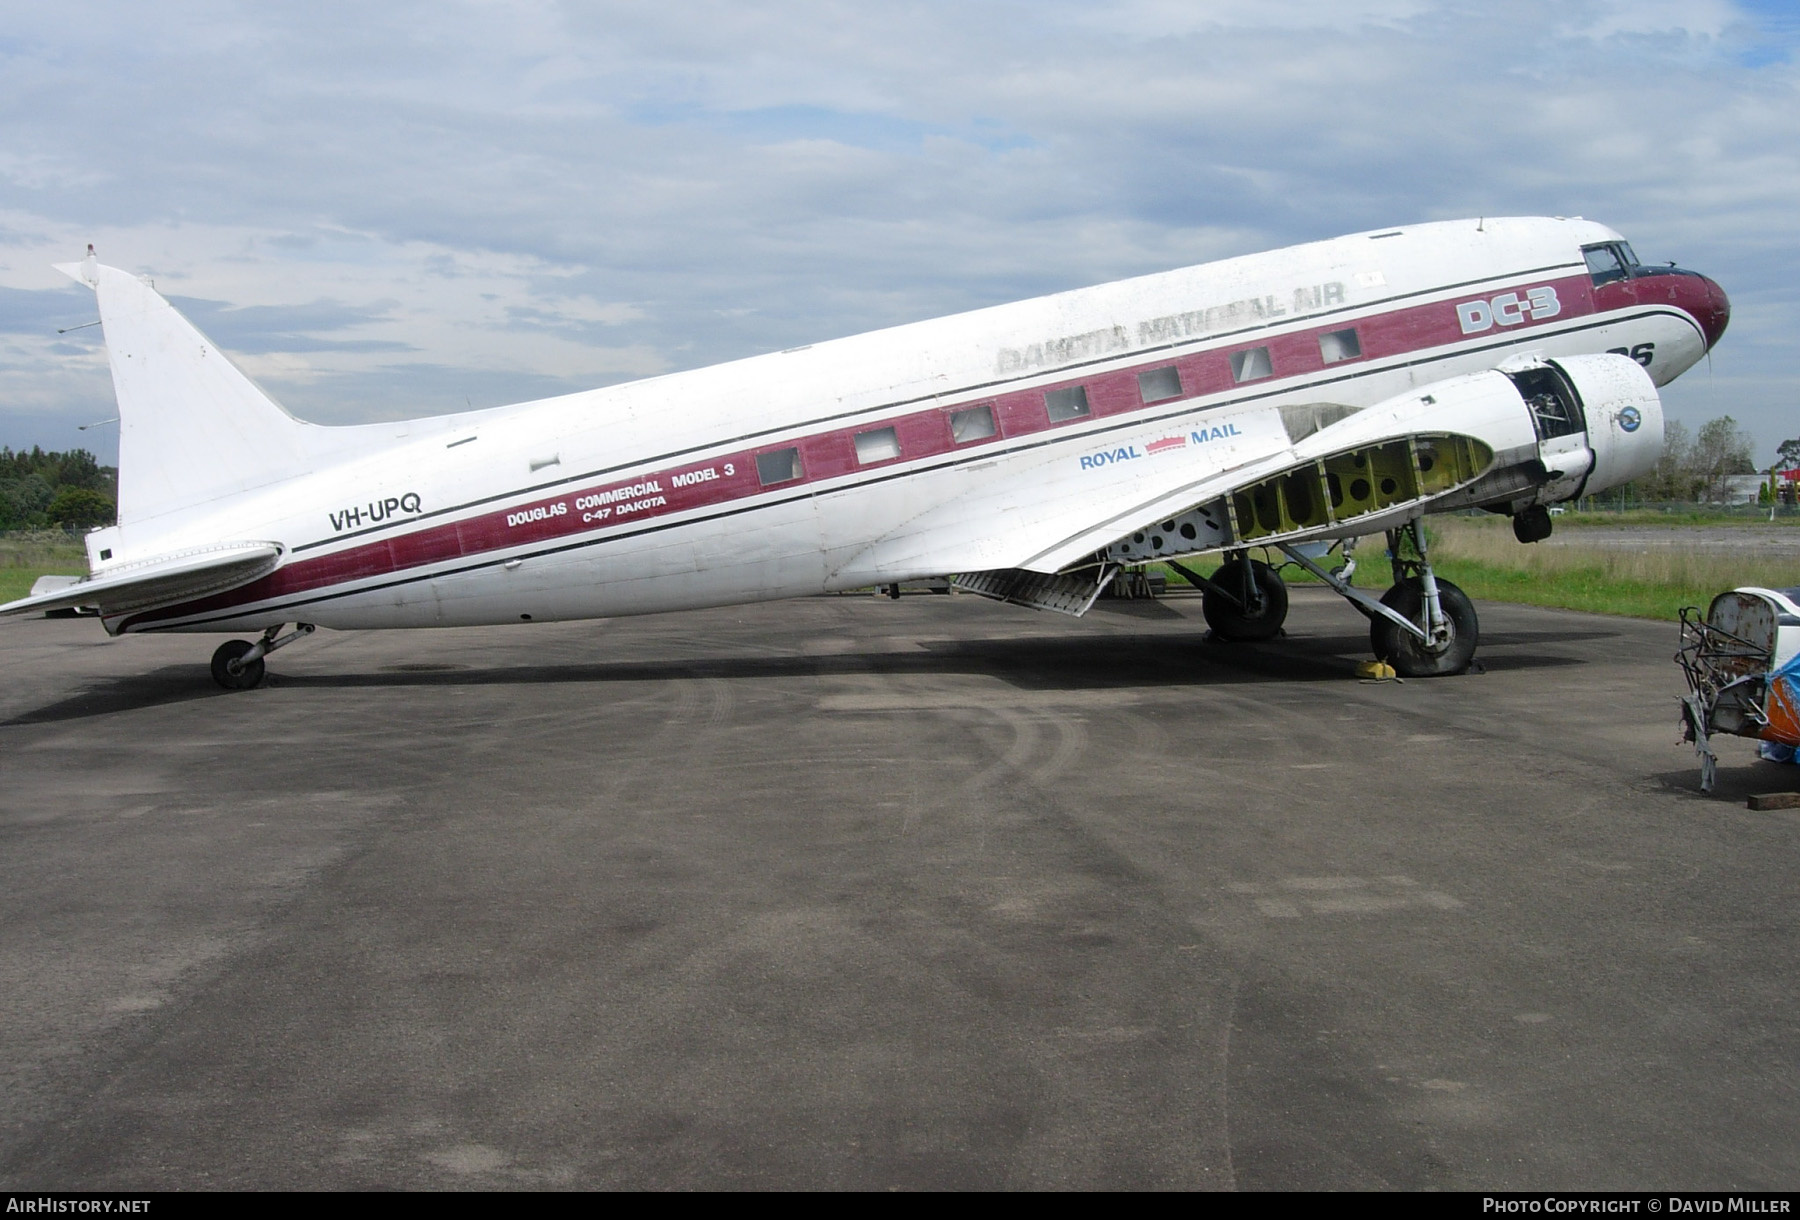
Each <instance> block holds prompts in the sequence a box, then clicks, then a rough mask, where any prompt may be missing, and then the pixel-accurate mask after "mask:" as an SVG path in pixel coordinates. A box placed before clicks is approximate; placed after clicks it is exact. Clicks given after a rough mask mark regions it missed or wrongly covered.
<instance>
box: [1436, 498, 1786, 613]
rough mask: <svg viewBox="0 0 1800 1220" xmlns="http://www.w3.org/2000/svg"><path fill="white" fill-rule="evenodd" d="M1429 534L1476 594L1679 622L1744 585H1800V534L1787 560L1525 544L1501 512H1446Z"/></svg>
mask: <svg viewBox="0 0 1800 1220" xmlns="http://www.w3.org/2000/svg"><path fill="white" fill-rule="evenodd" d="M1577 520H1579V519H1577ZM1572 524H1574V522H1572V521H1571V520H1570V517H1569V516H1565V517H1563V518H1561V519H1559V520H1558V522H1557V526H1558V528H1559V529H1565V528H1567V527H1569V526H1571V525H1572ZM1708 524H1711V522H1709V523H1708ZM1777 528H1780V527H1779V526H1777ZM1431 533H1432V536H1433V542H1432V560H1433V562H1434V563H1435V564H1436V566H1437V570H1438V571H1439V572H1440V573H1441V574H1443V576H1444V577H1445V578H1446V579H1448V580H1452V581H1454V582H1456V583H1457V584H1459V585H1461V586H1462V588H1463V591H1464V592H1466V593H1467V594H1468V595H1469V596H1470V597H1474V598H1486V599H1489V600H1492V601H1508V602H1523V603H1525V604H1526V605H1532V606H1560V607H1562V608H1564V609H1569V610H1592V611H1596V612H1598V613H1601V614H1623V615H1629V616H1631V617H1633V618H1654V619H1669V620H1673V619H1675V618H1677V617H1678V616H1679V612H1680V610H1681V607H1683V606H1702V607H1704V606H1706V605H1707V604H1709V603H1710V602H1711V601H1712V599H1713V598H1714V597H1715V596H1716V595H1717V594H1719V593H1721V592H1723V591H1724V590H1726V589H1731V588H1736V587H1737V586H1739V585H1763V586H1765V587H1771V588H1785V587H1788V586H1791V585H1794V584H1796V583H1800V535H1796V536H1795V539H1794V541H1795V545H1796V553H1795V556H1794V557H1793V558H1791V559H1784V558H1780V557H1772V556H1766V555H1747V554H1743V553H1739V552H1736V551H1733V550H1731V549H1728V548H1720V547H1702V546H1700V545H1698V544H1696V545H1695V546H1692V547H1679V546H1658V547H1653V548H1649V549H1647V550H1643V551H1634V550H1626V549H1623V548H1617V547H1584V546H1581V545H1580V544H1579V542H1577V541H1574V540H1571V541H1570V542H1569V544H1567V545H1563V546H1543V545H1535V544H1534V545H1531V546H1524V545H1521V544H1520V543H1519V542H1517V541H1516V540H1515V539H1514V538H1513V536H1512V527H1511V525H1510V524H1509V523H1508V522H1507V521H1505V520H1503V519H1501V518H1498V517H1496V518H1493V519H1491V520H1482V519H1476V518H1469V517H1440V518H1438V519H1436V520H1434V521H1433V522H1431Z"/></svg>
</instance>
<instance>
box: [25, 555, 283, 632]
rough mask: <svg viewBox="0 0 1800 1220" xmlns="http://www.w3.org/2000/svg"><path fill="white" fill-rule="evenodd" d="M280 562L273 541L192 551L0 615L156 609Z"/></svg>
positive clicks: (124, 567)
mask: <svg viewBox="0 0 1800 1220" xmlns="http://www.w3.org/2000/svg"><path fill="white" fill-rule="evenodd" d="M280 561H281V547H280V546H279V545H277V544H276V543H273V542H235V543H228V544H226V545H223V546H213V547H196V548H195V549H193V550H188V551H177V552H176V553H174V554H172V555H159V556H157V557H156V558H154V559H145V560H141V561H138V562H133V563H127V564H120V565H118V566H116V567H112V568H108V569H107V570H106V571H105V572H103V573H101V574H100V575H98V576H94V577H90V578H89V579H86V580H82V581H78V582H77V583H75V584H72V585H68V586H66V587H64V588H61V589H54V590H51V591H50V592H48V593H40V594H37V595H36V596H34V597H22V598H20V599H19V600H18V601H16V602H7V603H6V604H5V605H4V606H0V615H6V614H30V613H32V612H33V611H48V610H71V609H74V608H76V607H83V606H85V607H92V608H93V609H95V610H98V611H99V612H100V613H101V614H103V615H108V616H110V615H115V614H135V613H138V612H141V611H145V610H156V609H160V608H161V607H163V606H175V605H179V604H181V603H182V602H188V601H193V600H194V599H196V598H201V597H208V596H211V595H212V594H214V593H224V592H226V591H228V590H230V589H235V588H237V587H238V586H239V585H247V584H249V583H250V582H251V581H253V580H256V579H258V578H259V577H262V576H266V575H268V574H269V573H270V572H272V571H274V570H275V565H276V564H277V563H279V562H280Z"/></svg>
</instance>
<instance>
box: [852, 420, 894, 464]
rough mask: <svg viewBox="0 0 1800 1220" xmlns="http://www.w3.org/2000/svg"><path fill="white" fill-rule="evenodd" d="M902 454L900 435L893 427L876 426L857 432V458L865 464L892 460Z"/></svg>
mask: <svg viewBox="0 0 1800 1220" xmlns="http://www.w3.org/2000/svg"><path fill="white" fill-rule="evenodd" d="M899 456H900V435H899V433H897V432H895V431H894V430H893V429H892V428H876V429H875V430H874V431H872V432H858V433H857V434H856V460H857V461H858V462H859V463H861V464H862V465H864V466H867V465H868V464H869V463H870V462H891V461H893V460H894V459H895V458H897V457H899Z"/></svg>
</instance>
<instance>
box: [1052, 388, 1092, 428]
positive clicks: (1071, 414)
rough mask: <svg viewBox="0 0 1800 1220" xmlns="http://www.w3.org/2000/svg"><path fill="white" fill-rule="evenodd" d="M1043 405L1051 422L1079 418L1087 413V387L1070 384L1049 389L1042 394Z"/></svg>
mask: <svg viewBox="0 0 1800 1220" xmlns="http://www.w3.org/2000/svg"><path fill="white" fill-rule="evenodd" d="M1044 406H1045V408H1046V409H1048V410H1049V412H1050V422H1051V423H1053V424H1061V423H1066V422H1068V421H1069V420H1071V419H1080V418H1081V417H1082V416H1084V415H1086V414H1087V413H1088V400H1087V387H1085V386H1078V385H1072V386H1069V387H1068V388H1067V389H1063V390H1051V391H1050V392H1049V393H1047V394H1045V395H1044Z"/></svg>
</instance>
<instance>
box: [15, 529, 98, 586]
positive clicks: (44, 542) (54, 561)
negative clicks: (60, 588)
mask: <svg viewBox="0 0 1800 1220" xmlns="http://www.w3.org/2000/svg"><path fill="white" fill-rule="evenodd" d="M86 574H87V552H86V551H85V550H84V549H83V548H82V545H81V539H80V538H79V537H72V536H71V535H69V534H66V533H64V532H63V531H62V530H17V531H8V532H6V533H4V534H0V602H10V601H14V600H16V599H18V598H21V597H24V596H25V595H26V594H28V593H30V592H31V582H32V581H34V580H36V579H37V578H38V577H40V576H48V575H59V576H83V575H86Z"/></svg>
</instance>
